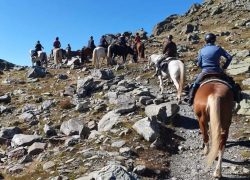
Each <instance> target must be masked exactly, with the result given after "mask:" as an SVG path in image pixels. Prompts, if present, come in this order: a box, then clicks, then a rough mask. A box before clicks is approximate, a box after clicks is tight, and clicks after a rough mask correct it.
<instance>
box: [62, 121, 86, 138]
mask: <svg viewBox="0 0 250 180" xmlns="http://www.w3.org/2000/svg"><path fill="white" fill-rule="evenodd" d="M60 131H61V132H62V133H63V134H65V135H67V136H72V135H80V136H84V137H86V136H88V135H89V132H90V130H89V128H88V127H87V126H86V125H84V124H83V122H82V121H80V120H79V119H70V120H68V121H64V122H63V123H62V125H61V127H60Z"/></svg>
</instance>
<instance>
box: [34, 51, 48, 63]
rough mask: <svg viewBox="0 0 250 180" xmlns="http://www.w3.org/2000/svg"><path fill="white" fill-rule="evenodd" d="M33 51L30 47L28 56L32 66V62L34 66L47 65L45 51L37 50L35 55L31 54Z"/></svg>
mask: <svg viewBox="0 0 250 180" xmlns="http://www.w3.org/2000/svg"><path fill="white" fill-rule="evenodd" d="M34 53H35V50H32V49H31V50H30V57H31V62H32V66H34V64H36V66H43V65H45V67H47V62H48V58H47V54H46V52H43V51H38V52H37V56H33V54H34Z"/></svg>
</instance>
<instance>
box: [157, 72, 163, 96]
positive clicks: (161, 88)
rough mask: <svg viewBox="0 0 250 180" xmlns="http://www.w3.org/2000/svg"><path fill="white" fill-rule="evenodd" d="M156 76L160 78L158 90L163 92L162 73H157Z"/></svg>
mask: <svg viewBox="0 0 250 180" xmlns="http://www.w3.org/2000/svg"><path fill="white" fill-rule="evenodd" d="M158 78H159V80H160V91H161V94H163V80H162V75H159V76H158Z"/></svg>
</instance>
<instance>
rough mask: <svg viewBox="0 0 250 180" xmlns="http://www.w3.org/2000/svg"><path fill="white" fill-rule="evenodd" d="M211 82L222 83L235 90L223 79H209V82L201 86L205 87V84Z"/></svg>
mask: <svg viewBox="0 0 250 180" xmlns="http://www.w3.org/2000/svg"><path fill="white" fill-rule="evenodd" d="M209 82H220V83H222V84H225V85H227V86H228V87H229V88H230V89H232V88H233V87H232V86H231V85H230V84H229V83H228V82H226V81H223V80H221V79H208V80H206V81H204V82H202V83H201V85H200V87H201V86H203V85H205V84H207V83H209Z"/></svg>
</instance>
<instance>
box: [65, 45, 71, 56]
mask: <svg viewBox="0 0 250 180" xmlns="http://www.w3.org/2000/svg"><path fill="white" fill-rule="evenodd" d="M66 52H67V59H70V58H71V46H70V44H68V46H67V47H66Z"/></svg>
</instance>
